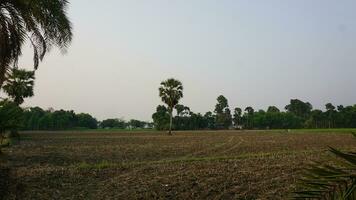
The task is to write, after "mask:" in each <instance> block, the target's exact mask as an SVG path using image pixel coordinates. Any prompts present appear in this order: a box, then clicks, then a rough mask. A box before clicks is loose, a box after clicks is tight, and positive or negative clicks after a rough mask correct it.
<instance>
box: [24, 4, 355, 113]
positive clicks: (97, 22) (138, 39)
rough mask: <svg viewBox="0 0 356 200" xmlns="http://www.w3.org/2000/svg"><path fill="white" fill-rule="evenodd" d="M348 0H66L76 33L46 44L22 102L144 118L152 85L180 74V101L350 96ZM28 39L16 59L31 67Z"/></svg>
mask: <svg viewBox="0 0 356 200" xmlns="http://www.w3.org/2000/svg"><path fill="white" fill-rule="evenodd" d="M355 7H356V1H354V0H342V1H335V0H268V1H266V0H253V1H251V0H169V1H167V0H150V1H148V0H105V1H102V0H90V1H88V0H70V5H69V10H68V15H69V17H70V19H71V21H72V23H73V33H74V39H73V42H72V44H71V46H70V48H69V49H68V51H67V53H65V54H62V53H60V52H59V51H58V50H56V49H52V50H51V52H50V53H49V54H47V56H46V57H45V60H44V61H43V62H42V63H41V64H40V67H39V70H38V71H37V72H36V85H35V96H34V97H32V98H30V99H27V100H26V103H25V106H40V107H42V108H44V109H47V108H50V107H51V108H54V109H67V110H74V111H75V112H78V113H80V112H85V113H90V114H92V115H93V116H95V117H96V118H98V119H100V120H102V119H106V118H123V119H126V120H129V119H132V118H135V119H140V120H151V115H152V113H153V112H154V111H155V108H156V106H157V105H159V104H161V101H160V98H159V96H158V87H159V84H160V82H161V81H162V80H165V79H167V78H171V77H174V78H176V79H179V80H181V81H182V82H183V85H184V98H183V99H182V100H181V103H182V104H184V105H186V106H189V107H190V108H191V110H192V111H194V112H201V113H205V112H206V111H213V110H214V106H215V104H216V98H217V97H218V96H219V95H224V96H225V97H226V98H227V99H228V100H229V105H230V107H231V108H232V109H233V108H235V107H241V108H245V107H247V106H252V107H253V108H255V109H256V110H257V109H266V108H267V107H268V106H269V105H276V106H277V107H279V108H281V109H283V108H284V106H285V105H287V104H288V103H289V101H290V99H292V98H298V99H301V100H303V101H308V102H310V103H312V104H313V106H314V108H319V109H320V108H323V107H324V105H325V104H326V103H328V102H331V103H333V104H335V105H339V104H343V105H353V104H355V103H356V92H355V86H356V78H354V77H355V75H356V67H355V66H356V20H355V19H356V12H355V11H354V10H355ZM32 55H33V52H32V49H31V48H30V45H26V47H25V50H24V55H23V56H22V57H21V59H20V67H23V68H29V69H30V68H31V67H32V66H33V63H32Z"/></svg>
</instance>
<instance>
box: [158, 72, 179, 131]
mask: <svg viewBox="0 0 356 200" xmlns="http://www.w3.org/2000/svg"><path fill="white" fill-rule="evenodd" d="M159 96H160V97H161V99H162V101H163V102H164V103H165V104H167V106H168V112H169V117H170V119H169V134H170V135H171V134H172V120H173V108H174V107H175V106H176V105H177V104H178V102H179V100H180V99H181V98H182V97H183V85H182V83H181V82H180V81H179V80H176V79H173V78H170V79H167V80H165V81H163V82H161V87H160V88H159Z"/></svg>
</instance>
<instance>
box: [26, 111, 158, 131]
mask: <svg viewBox="0 0 356 200" xmlns="http://www.w3.org/2000/svg"><path fill="white" fill-rule="evenodd" d="M20 124H21V126H20V127H21V129H22V130H71V129H98V128H104V129H111V128H116V129H143V128H152V125H151V123H149V122H144V121H140V120H135V119H132V120H129V121H125V120H122V119H105V120H103V121H98V120H97V119H96V118H94V117H93V116H91V115H90V114H88V113H79V114H76V113H75V112H74V111H73V110H70V111H66V110H62V109H61V110H53V109H48V110H43V109H42V108H40V107H32V108H27V109H25V110H24V111H23V115H22V120H21V121H20Z"/></svg>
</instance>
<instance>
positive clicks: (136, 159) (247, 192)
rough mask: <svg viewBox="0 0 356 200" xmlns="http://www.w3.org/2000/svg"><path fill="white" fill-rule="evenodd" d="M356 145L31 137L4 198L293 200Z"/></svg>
mask: <svg viewBox="0 0 356 200" xmlns="http://www.w3.org/2000/svg"><path fill="white" fill-rule="evenodd" d="M355 144H356V142H355V140H354V139H353V138H352V136H350V135H347V134H341V133H328V134H315V133H300V132H299V133H297V134H295V133H293V134H292V133H286V132H283V131H281V132H263V131H258V132H257V131H256V132H253V131H251V132H239V131H215V132H214V131H206V132H203V131H200V132H178V133H176V134H175V135H174V136H166V135H165V134H164V133H162V132H119V133H109V132H102V133H85V132H81V133H80V132H78V133H71V132H62V133H60V132H57V133H53V132H51V133H50V132H48V133H44V132H42V133H26V134H23V135H22V141H21V144H20V145H16V146H13V147H12V148H10V149H7V150H5V154H4V155H3V156H2V157H1V162H2V164H1V165H2V167H1V169H0V179H2V181H0V192H2V194H6V195H5V196H3V197H4V198H5V199H15V198H19V199H286V198H288V195H289V192H290V191H293V190H294V187H295V182H296V179H297V178H298V174H299V172H300V170H301V169H302V168H303V167H304V166H306V165H307V164H308V163H310V161H312V160H314V161H315V160H323V159H326V158H327V156H329V155H328V154H327V153H326V149H327V146H333V147H338V148H341V149H355ZM9 168H10V170H7V169H9ZM0 199H1V197H0Z"/></svg>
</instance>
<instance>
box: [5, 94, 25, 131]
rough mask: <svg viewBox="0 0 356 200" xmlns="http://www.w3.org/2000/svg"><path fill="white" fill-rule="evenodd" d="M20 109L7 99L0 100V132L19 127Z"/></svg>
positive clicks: (20, 119)
mask: <svg viewBox="0 0 356 200" xmlns="http://www.w3.org/2000/svg"><path fill="white" fill-rule="evenodd" d="M22 113H23V111H22V109H21V108H20V107H19V106H18V105H16V104H15V103H13V102H11V101H9V100H3V101H1V102H0V133H4V132H5V131H8V130H11V129H16V128H19V127H21V122H22Z"/></svg>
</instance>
